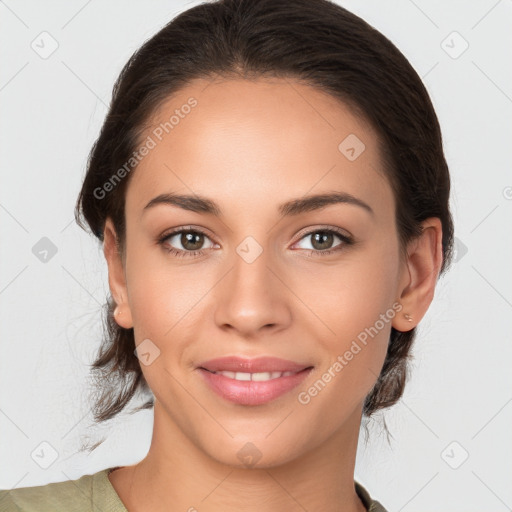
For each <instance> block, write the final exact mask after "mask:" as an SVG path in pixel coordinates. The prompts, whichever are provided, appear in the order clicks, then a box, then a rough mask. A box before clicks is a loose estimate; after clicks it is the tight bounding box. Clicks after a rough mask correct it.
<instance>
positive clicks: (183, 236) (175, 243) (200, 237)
mask: <svg viewBox="0 0 512 512" xmlns="http://www.w3.org/2000/svg"><path fill="white" fill-rule="evenodd" d="M206 241H208V242H209V244H208V243H207V246H206V247H205V242H206ZM158 243H159V244H160V245H162V246H163V247H164V249H165V250H167V251H168V252H170V253H172V254H174V255H176V256H180V257H181V256H184V257H187V256H197V255H199V254H202V252H203V250H204V249H211V248H213V247H214V246H215V244H214V243H213V242H212V241H211V240H210V238H209V237H208V236H207V235H206V233H204V232H203V231H201V230H199V229H196V228H194V229H192V228H180V229H176V230H174V231H171V232H170V233H166V234H165V235H164V236H162V237H161V238H160V239H159V240H158Z"/></svg>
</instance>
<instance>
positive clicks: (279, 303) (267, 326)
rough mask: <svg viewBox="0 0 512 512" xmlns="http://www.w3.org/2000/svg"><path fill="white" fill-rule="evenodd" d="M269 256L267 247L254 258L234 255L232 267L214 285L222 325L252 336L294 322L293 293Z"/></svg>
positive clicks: (219, 324)
mask: <svg viewBox="0 0 512 512" xmlns="http://www.w3.org/2000/svg"><path fill="white" fill-rule="evenodd" d="M269 260H270V257H269V256H268V254H267V252H266V251H263V252H262V253H261V254H260V255H259V256H258V257H257V258H256V259H255V260H254V261H252V262H248V261H246V260H245V259H244V258H243V257H241V256H239V255H238V254H235V255H234V258H233V265H232V267H231V269H230V271H229V272H228V273H227V275H226V276H225V277H224V278H223V279H222V281H221V282H220V283H219V284H218V285H217V286H216V287H215V289H214V290H215V293H214V300H215V302H214V303H215V316H214V318H215V322H216V324H217V326H218V327H219V328H221V329H223V330H225V331H226V330H232V331H235V332H236V333H237V335H238V336H239V337H244V338H251V337H257V336H258V335H260V334H261V333H262V332H263V331H266V332H267V334H268V333H269V332H277V331H280V330H282V329H285V328H286V327H288V326H289V325H290V322H291V318H292V314H291V311H290V304H289V302H288V301H289V300H290V296H291V293H290V291H289V290H288V289H287V287H286V285H285V284H284V283H285V282H286V278H285V276H284V275H282V273H283V272H282V270H280V269H279V266H277V265H276V264H275V263H274V264H272V262H271V261H269ZM271 267H272V268H271Z"/></svg>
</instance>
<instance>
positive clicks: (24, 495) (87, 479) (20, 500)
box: [0, 468, 126, 512]
mask: <svg viewBox="0 0 512 512" xmlns="http://www.w3.org/2000/svg"><path fill="white" fill-rule="evenodd" d="M110 469H111V468H107V469H103V470H101V471H98V472H97V473H94V474H92V475H84V476H82V477H80V478H77V479H76V480H67V481H64V482H54V483H50V484H46V485H39V486H35V487H21V488H17V489H10V490H0V512H36V511H37V512H50V511H51V512H59V511H65V512H75V511H76V512H78V511H81V510H96V508H97V507H98V508H99V510H105V511H107V510H108V511H112V512H117V511H119V512H124V511H125V510H126V509H125V508H124V507H123V506H122V502H121V501H120V499H119V496H117V494H116V492H115V490H114V488H113V487H112V485H111V484H110V481H109V480H108V472H109V471H110Z"/></svg>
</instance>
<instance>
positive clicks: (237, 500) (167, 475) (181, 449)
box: [110, 400, 366, 512]
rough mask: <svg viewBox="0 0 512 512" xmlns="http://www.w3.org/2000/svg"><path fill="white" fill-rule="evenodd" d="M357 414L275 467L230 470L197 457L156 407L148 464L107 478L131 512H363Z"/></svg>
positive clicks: (201, 454)
mask: <svg viewBox="0 0 512 512" xmlns="http://www.w3.org/2000/svg"><path fill="white" fill-rule="evenodd" d="M360 420H361V409H360V408H358V409H357V410H355V411H354V413H353V414H352V415H351V416H350V417H349V418H348V419H347V423H346V424H344V428H343V429H342V430H340V431H339V432H336V433H335V434H334V435H332V436H331V437H330V438H329V439H328V440H327V441H326V442H324V443H323V444H322V445H320V446H318V447H316V448H314V449H312V450H310V451H309V452H307V453H304V454H303V455H301V456H300V457H299V458H295V459H293V460H291V461H289V462H286V463H284V464H281V465H278V466H275V465H274V466H271V467H261V468H260V467H257V468H237V467H233V466H229V465H226V464H222V463H220V462H219V461H216V460H215V459H213V458H211V457H210V456H208V454H206V453H205V452H204V451H202V450H200V449H199V448H198V447H197V446H196V445H194V444H193V443H192V441H191V440H190V439H189V438H188V437H187V436H186V435H184V434H183V432H182V431H181V430H180V429H178V428H177V427H176V425H175V424H174V423H173V422H172V421H170V419H169V418H168V417H167V416H166V414H165V412H164V410H163V408H162V407H161V405H160V404H159V402H158V401H156V400H155V419H154V425H153V437H152V441H151V447H150V449H149V452H148V454H147V456H146V457H145V458H144V459H143V460H142V461H141V462H139V463H138V464H136V465H134V466H126V467H123V468H121V469H119V470H118V471H116V472H114V473H112V475H111V476H110V481H111V482H112V484H113V486H114V488H115V489H116V491H117V492H118V494H119V495H120V497H121V499H122V501H123V502H124V504H125V505H126V507H127V508H128V509H129V510H130V512H132V511H134V512H137V511H139V510H152V511H154V512H159V511H160V510H162V511H164V510H165V511H168V510H184V511H185V510H186V511H190V512H194V511H201V512H202V511H209V512H217V511H219V512H220V511H222V512H231V511H239V510H244V511H247V512H253V511H254V512H274V511H275V512H277V511H282V510H288V511H293V512H294V511H297V512H299V511H300V512H303V511H304V510H323V511H324V512H339V511H341V510H343V511H344V512H365V510H366V509H365V507H364V505H363V504H362V502H361V501H360V499H359V497H358V496H357V494H356V492H355V488H354V466H355V457H356V451H357V442H358V434H359V426H360Z"/></svg>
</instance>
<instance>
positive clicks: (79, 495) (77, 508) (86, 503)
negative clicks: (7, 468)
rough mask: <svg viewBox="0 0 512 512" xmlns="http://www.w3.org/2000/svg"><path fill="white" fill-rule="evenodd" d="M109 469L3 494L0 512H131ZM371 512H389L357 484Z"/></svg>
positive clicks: (3, 492)
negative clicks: (116, 489) (122, 498)
mask: <svg viewBox="0 0 512 512" xmlns="http://www.w3.org/2000/svg"><path fill="white" fill-rule="evenodd" d="M113 469H115V468H107V469H103V470H101V471H98V472H97V473H94V474H93V475H84V476H82V477H80V478H78V479H76V480H68V481H65V482H54V483H51V484H46V485H39V486H35V487H21V488H18V489H11V490H0V512H128V511H127V509H126V508H125V506H124V505H123V502H122V501H121V498H119V495H118V494H117V492H116V491H115V489H114V487H113V486H112V484H111V483H110V480H109V479H108V474H109V473H110V472H111V471H112V470H113ZM354 484H355V488H356V492H357V494H358V496H359V497H360V498H361V501H362V502H363V503H364V505H365V507H366V508H367V510H368V512H387V511H386V509H385V508H384V507H383V506H382V505H381V504H380V503H379V502H378V501H375V500H372V499H371V498H370V495H369V494H368V491H367V490H366V489H365V488H364V487H363V486H362V485H361V484H359V483H358V482H354Z"/></svg>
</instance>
